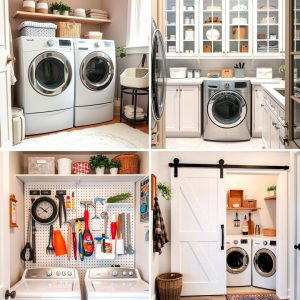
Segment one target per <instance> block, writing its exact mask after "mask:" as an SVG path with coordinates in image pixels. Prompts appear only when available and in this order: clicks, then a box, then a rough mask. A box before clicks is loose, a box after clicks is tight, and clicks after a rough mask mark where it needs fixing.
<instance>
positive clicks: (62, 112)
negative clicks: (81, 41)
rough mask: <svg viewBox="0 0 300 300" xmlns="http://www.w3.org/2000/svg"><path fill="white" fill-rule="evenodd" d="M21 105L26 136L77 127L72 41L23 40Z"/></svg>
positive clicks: (20, 44) (20, 40) (20, 52)
mask: <svg viewBox="0 0 300 300" xmlns="http://www.w3.org/2000/svg"><path fill="white" fill-rule="evenodd" d="M16 44H17V49H18V61H19V63H18V68H19V79H18V82H17V92H18V93H17V102H18V104H19V106H20V107H22V108H23V110H24V114H25V122H26V135H31V134H39V133H46V132H51V131H58V130H63V129H67V128H71V127H73V118H74V49H73V42H72V40H70V39H62V38H49V37H26V36H22V37H19V38H18V39H17V41H16Z"/></svg>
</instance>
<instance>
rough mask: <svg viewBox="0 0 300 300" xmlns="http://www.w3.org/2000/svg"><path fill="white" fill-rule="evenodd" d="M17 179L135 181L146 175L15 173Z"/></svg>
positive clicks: (38, 180) (99, 181)
mask: <svg viewBox="0 0 300 300" xmlns="http://www.w3.org/2000/svg"><path fill="white" fill-rule="evenodd" d="M16 176H17V178H18V179H19V180H21V181H22V182H23V183H39V182H43V183H47V182H49V183H51V182H53V183H54V182H65V183H74V184H80V183H114V182H121V183H122V182H123V183H136V182H138V181H140V180H142V179H143V178H145V177H146V175H145V174H118V175H110V174H107V175H106V174H105V175H96V174H89V175H55V174H53V175H43V174H17V175H16Z"/></svg>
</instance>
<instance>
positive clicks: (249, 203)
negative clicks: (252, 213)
mask: <svg viewBox="0 0 300 300" xmlns="http://www.w3.org/2000/svg"><path fill="white" fill-rule="evenodd" d="M243 207H245V208H255V207H257V201H256V200H254V199H248V200H244V201H243Z"/></svg>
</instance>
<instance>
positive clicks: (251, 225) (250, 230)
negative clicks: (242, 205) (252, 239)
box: [248, 213, 254, 235]
mask: <svg viewBox="0 0 300 300" xmlns="http://www.w3.org/2000/svg"><path fill="white" fill-rule="evenodd" d="M248 234H249V235H251V234H254V222H253V221H252V219H251V213H249V220H248Z"/></svg>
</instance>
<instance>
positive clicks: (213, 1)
mask: <svg viewBox="0 0 300 300" xmlns="http://www.w3.org/2000/svg"><path fill="white" fill-rule="evenodd" d="M226 1H227V0H226ZM200 13H201V17H200V19H201V26H200V28H201V32H200V41H201V43H200V53H201V54H203V55H222V54H225V18H226V14H225V1H224V0H202V1H200Z"/></svg>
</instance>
